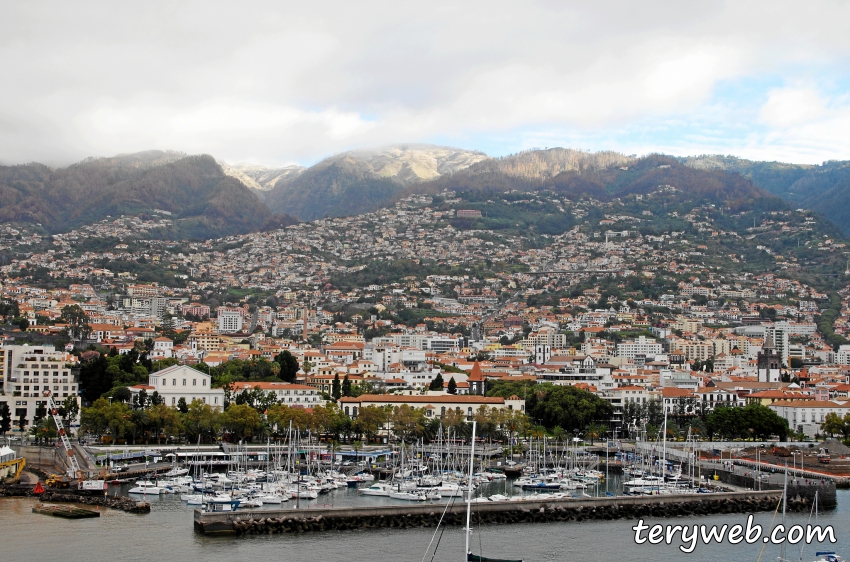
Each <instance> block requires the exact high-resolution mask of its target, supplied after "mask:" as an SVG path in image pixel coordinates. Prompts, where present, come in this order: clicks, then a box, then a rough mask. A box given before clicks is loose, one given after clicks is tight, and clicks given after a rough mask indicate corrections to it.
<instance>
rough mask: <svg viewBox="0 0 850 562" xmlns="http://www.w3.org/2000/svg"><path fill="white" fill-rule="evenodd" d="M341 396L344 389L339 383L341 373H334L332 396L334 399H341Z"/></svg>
mask: <svg viewBox="0 0 850 562" xmlns="http://www.w3.org/2000/svg"><path fill="white" fill-rule="evenodd" d="M341 396H342V389H341V388H340V384H339V373H334V382H333V384H332V385H331V397H333V399H334V400H339V399H340V397H341Z"/></svg>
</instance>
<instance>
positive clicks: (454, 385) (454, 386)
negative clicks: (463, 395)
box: [447, 377, 457, 394]
mask: <svg viewBox="0 0 850 562" xmlns="http://www.w3.org/2000/svg"><path fill="white" fill-rule="evenodd" d="M447 390H448V392H449V394H456V393H457V383H456V382H455V378H454V377H452V378H450V379H449V386H448V389H447Z"/></svg>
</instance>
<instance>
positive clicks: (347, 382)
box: [342, 375, 351, 396]
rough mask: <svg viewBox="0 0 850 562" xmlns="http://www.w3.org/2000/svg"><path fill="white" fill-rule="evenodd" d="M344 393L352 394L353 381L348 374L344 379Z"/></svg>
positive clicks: (344, 394) (346, 394)
mask: <svg viewBox="0 0 850 562" xmlns="http://www.w3.org/2000/svg"><path fill="white" fill-rule="evenodd" d="M342 395H343V396H351V381H350V380H348V375H345V377H343V379H342Z"/></svg>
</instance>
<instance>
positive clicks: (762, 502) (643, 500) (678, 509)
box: [194, 490, 809, 535]
mask: <svg viewBox="0 0 850 562" xmlns="http://www.w3.org/2000/svg"><path fill="white" fill-rule="evenodd" d="M781 496H782V492H781V491H780V492H778V491H775V490H768V491H761V492H757V491H753V492H726V493H716V494H682V495H660V496H615V497H602V498H578V499H566V500H555V501H521V502H519V501H506V502H479V503H474V504H472V512H473V518H474V520H475V521H476V522H479V521H480V522H481V523H496V524H511V523H542V522H553V521H564V522H565V521H584V520H594V519H599V520H610V519H636V518H639V517H678V516H689V515H690V516H694V515H708V514H718V513H754V512H758V511H773V510H775V509H776V507H777V505H778V501H779V499H780V498H781ZM808 509H809V503H808V501H807V500H806V499H805V498H800V499H799V500H798V499H796V498H793V499H789V501H788V510H789V511H807V510H808ZM441 518H442V523H443V524H446V525H463V524H465V518H466V504H465V503H464V502H463V501H457V502H455V503H453V504H451V505H450V506H449V507H448V508H447V507H446V506H445V505H438V504H426V505H422V504H412V505H399V506H376V507H363V508H324V509H302V510H295V509H288V510H274V511H272V510H262V511H250V510H246V511H234V512H229V513H205V512H202V511H201V510H199V509H196V510H195V515H194V526H195V531H196V532H198V533H201V534H204V535H242V534H278V533H307V532H323V531H341V530H355V529H369V528H399V529H404V528H411V527H435V526H437V525H438V524H439V523H440V520H441Z"/></svg>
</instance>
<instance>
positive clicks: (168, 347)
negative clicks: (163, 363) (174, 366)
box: [150, 336, 174, 359]
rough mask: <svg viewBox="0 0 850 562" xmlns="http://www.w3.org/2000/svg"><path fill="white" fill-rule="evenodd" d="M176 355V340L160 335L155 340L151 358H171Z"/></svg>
mask: <svg viewBox="0 0 850 562" xmlns="http://www.w3.org/2000/svg"><path fill="white" fill-rule="evenodd" d="M173 355H174V342H173V341H171V340H170V339H168V338H166V337H163V336H160V337H158V338H156V339H155V340H153V349H152V350H151V355H150V358H151V359H170V358H171V357H173Z"/></svg>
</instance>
